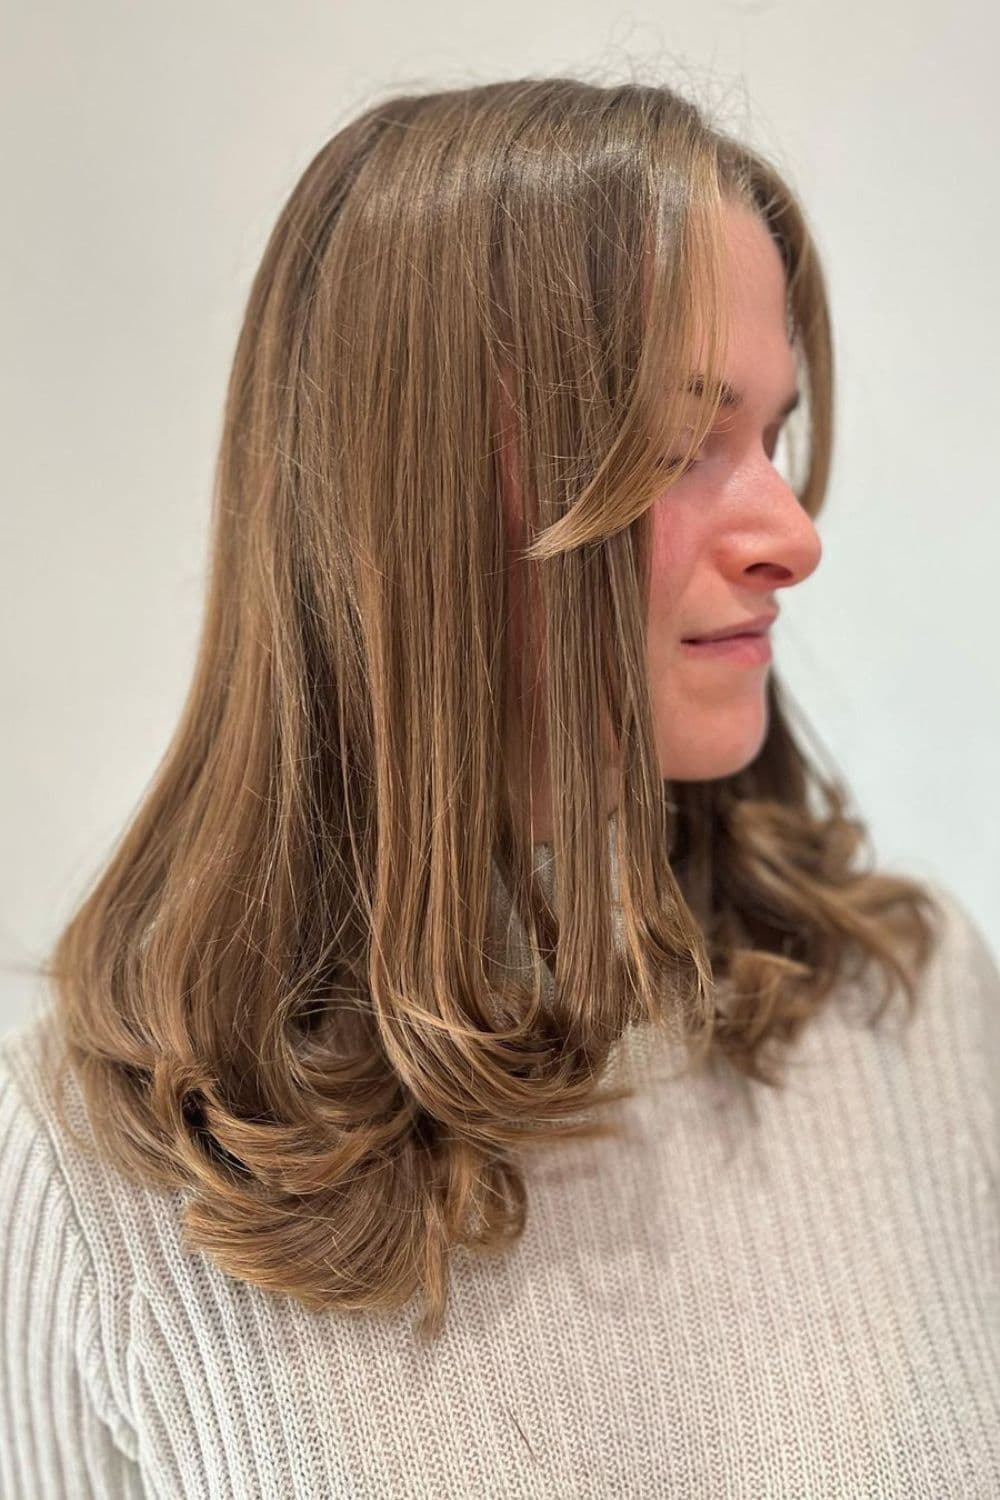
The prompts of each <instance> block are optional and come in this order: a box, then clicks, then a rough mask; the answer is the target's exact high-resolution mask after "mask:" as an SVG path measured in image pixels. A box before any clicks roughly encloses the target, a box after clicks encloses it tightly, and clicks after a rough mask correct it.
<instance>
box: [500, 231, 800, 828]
mask: <svg viewBox="0 0 1000 1500" xmlns="http://www.w3.org/2000/svg"><path fill="white" fill-rule="evenodd" d="M726 229H727V250H728V266H729V272H728V283H727V285H728V299H729V343H728V346H727V351H726V361H725V367H724V372H723V373H724V375H725V378H726V379H727V380H728V381H729V382H730V383H731V384H732V385H733V386H734V387H736V389H737V390H739V391H741V392H743V393H744V403H743V405H742V406H741V407H740V408H739V409H738V410H735V411H734V410H729V409H726V408H721V409H720V411H719V415H718V419H717V421H716V423H715V426H714V427H713V429H712V431H711V432H710V433H709V435H708V438H707V439H706V441H705V443H704V444H703V445H702V447H701V449H699V450H698V453H697V454H696V456H695V457H696V462H695V464H694V466H693V467H692V468H690V469H689V470H687V471H686V472H685V473H684V474H683V475H682V476H681V478H680V479H679V480H678V481H676V482H675V483H674V485H673V486H672V487H671V489H670V492H669V494H665V495H664V496H663V498H662V499H659V500H656V501H654V503H653V507H652V517H651V519H652V532H653V557H652V577H651V588H650V606H649V614H648V620H647V626H648V629H647V662H648V673H649V687H650V700H651V703H652V709H653V723H654V731H655V737H656V745H657V753H658V756H659V763H660V770H661V774H662V776H663V777H664V778H665V779H670V780H676V781H708V780H712V779H715V778H718V777H723V776H730V775H733V774H734V773H735V772H736V771H738V770H741V769H742V768H743V767H744V766H746V765H748V764H749V763H750V762H751V761H753V760H754V759H755V758H756V756H757V755H758V753H759V752H760V749H761V747H762V745H763V743H764V739H765V737H766V734H767V698H766V686H767V674H768V672H769V671H770V664H768V663H764V664H759V665H748V664H746V663H741V662H735V661H732V660H729V659H726V658H724V657H710V656H704V655H700V654H697V653H695V654H692V653H690V652H688V651H687V650H685V648H684V647H683V646H682V645H681V642H682V640H683V638H684V637H687V636H693V635H700V634H704V633H705V632H708V631H712V630H716V629H720V628H722V627H724V626H729V625H732V624H735V623H736V622H738V621H743V620H746V619H749V618H750V617H751V616H753V615H760V614H763V613H765V612H768V611H773V610H775V609H776V608H777V607H778V600H777V598H776V594H777V592H778V590H780V589H787V588H791V587H793V586H794V585H795V584H797V583H801V582H802V581H803V580H804V579H806V578H808V577H809V575H810V574H811V573H812V572H813V571H814V569H815V568H816V567H817V566H818V564H819V561H820V556H821V553H822V547H821V543H820V538H819V534H818V532H817V531H816V527H815V525H814V524H813V522H812V520H811V519H810V517H809V516H808V515H807V514H806V512H805V511H804V510H803V509H802V507H801V505H800V504H799V501H798V498H797V496H796V494H795V492H794V490H793V489H792V488H791V487H790V486H789V484H788V483H787V481H786V480H785V478H784V477H783V476H782V474H781V473H780V472H779V471H778V469H776V468H775V467H774V464H773V461H772V460H773V458H774V454H775V449H776V446H777V442H778V437H779V434H780V431H781V426H782V420H783V419H782V418H781V416H780V412H781V409H782V407H783V406H784V405H785V403H786V401H787V400H788V399H789V398H790V397H791V396H792V395H793V394H794V393H795V390H796V384H797V367H796V359H795V354H794V351H793V349H792V347H791V345H790V344H789V342H788V338H787V331H786V309H785V280H784V267H783V265H782V262H781V257H780V254H779V252H778V249H777V246H776V245H775V244H774V241H773V240H772V238H771V236H770V234H769V233H768V231H767V229H766V227H765V226H764V225H763V224H762V222H761V221H760V220H759V219H758V218H757V216H756V215H754V214H753V213H751V212H749V211H748V210H747V209H745V208H744V207H742V206H739V205H733V206H732V207H731V208H729V209H728V210H727V214H726ZM699 368H701V366H700V365H699ZM669 456H672V455H669ZM505 510H506V512H507V516H508V523H509V524H510V523H513V522H514V521H516V517H517V515H518V514H519V510H520V492H519V489H518V485H517V475H516V471H515V470H513V469H512V468H510V467H508V469H507V473H506V483H505ZM511 598H512V608H513V616H512V627H513V634H514V646H515V649H523V643H522V641H523V637H522V626H521V617H522V613H523V590H522V583H521V579H520V576H519V573H518V571H517V569H516V568H515V569H513V570H512V572H511ZM772 635H773V631H772ZM529 709H530V704H528V705H523V704H522V706H521V710H520V711H521V712H522V713H523V712H525V711H527V710H529ZM522 722H526V720H522ZM541 722H542V719H541V714H540V713H539V718H538V723H539V724H541ZM532 778H533V784H532V798H533V804H534V805H533V815H534V831H535V832H534V837H535V839H536V841H537V840H545V839H551V837H552V831H551V804H550V799H549V793H548V786H547V780H546V776H545V745H544V734H543V733H542V734H541V735H540V737H539V739H538V741H537V743H536V744H534V745H533V746H532ZM608 810H609V811H610V810H611V808H610V807H609V809H608Z"/></svg>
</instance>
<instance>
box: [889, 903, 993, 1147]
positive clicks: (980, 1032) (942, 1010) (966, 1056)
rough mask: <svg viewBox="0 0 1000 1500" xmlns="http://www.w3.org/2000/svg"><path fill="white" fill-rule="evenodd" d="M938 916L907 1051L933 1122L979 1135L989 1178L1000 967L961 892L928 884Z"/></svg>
mask: <svg viewBox="0 0 1000 1500" xmlns="http://www.w3.org/2000/svg"><path fill="white" fill-rule="evenodd" d="M925 885H926V886H927V888H928V889H929V890H930V893H931V895H932V896H933V897H934V899H935V901H936V904H937V909H938V920H937V924H936V925H937V935H936V943H935V947H934V950H933V952H932V954H931V956H930V958H929V960H928V963H927V966H926V968H925V970H924V972H923V974H922V975H921V977H920V979H919V981H918V986H917V990H918V993H917V1001H918V1004H917V1008H916V1012H915V1015H914V1018H913V1024H912V1026H911V1027H910V1028H909V1038H908V1047H907V1051H908V1054H909V1060H910V1064H911V1066H912V1067H913V1068H914V1069H915V1070H917V1071H918V1072H919V1074H920V1078H921V1080H922V1083H923V1088H924V1093H923V1097H924V1100H925V1107H926V1109H927V1111H928V1114H931V1113H933V1112H934V1111H938V1113H939V1115H942V1116H943V1115H944V1114H947V1120H946V1121H945V1122H944V1123H945V1124H946V1125H947V1128H948V1129H949V1130H951V1129H956V1130H958V1129H961V1130H965V1131H968V1132H969V1133H971V1136H972V1137H973V1151H974V1154H975V1155H976V1156H977V1157H978V1159H979V1160H980V1162H981V1163H982V1164H984V1165H985V1166H986V1168H987V1171H988V1173H989V1175H991V1176H992V1175H993V1174H995V1173H996V1172H997V1171H998V1170H1000V1089H998V1083H1000V964H998V961H997V956H996V953H995V951H994V949H993V947H992V944H991V943H990V942H989V941H988V939H987V937H986V935H985V932H984V931H983V928H982V926H981V925H980V923H979V921H978V919H977V918H976V917H975V916H973V914H972V912H971V910H970V908H969V906H968V904H967V903H966V902H965V900H964V899H963V898H962V897H960V896H959V895H958V894H957V893H956V892H955V891H954V890H952V889H951V888H950V887H948V886H947V885H945V884H943V883H941V882H939V881H925Z"/></svg>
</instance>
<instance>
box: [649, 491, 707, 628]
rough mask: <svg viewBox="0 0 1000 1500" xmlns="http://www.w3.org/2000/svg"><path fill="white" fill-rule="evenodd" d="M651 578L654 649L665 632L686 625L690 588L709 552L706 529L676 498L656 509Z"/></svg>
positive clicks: (652, 541) (651, 620)
mask: <svg viewBox="0 0 1000 1500" xmlns="http://www.w3.org/2000/svg"><path fill="white" fill-rule="evenodd" d="M651 517H652V535H651V558H650V578H649V627H650V647H651V649H652V647H653V645H654V643H655V642H656V640H657V637H658V636H662V634H663V632H664V631H669V630H673V631H674V633H675V634H676V633H678V632H679V630H680V628H681V626H682V624H683V614H682V611H683V609H684V607H685V605H686V603H687V598H686V596H687V592H688V585H689V583H690V581H691V578H692V576H693V574H694V573H695V571H696V569H697V566H698V560H699V558H700V557H701V555H702V553H703V552H704V551H705V549H706V538H705V535H704V527H703V526H701V525H699V523H698V519H697V517H696V516H695V515H694V514H693V513H692V512H691V510H690V509H689V508H688V507H685V506H683V505H680V504H678V503H677V501H676V499H675V498H671V499H667V500H663V501H660V502H658V503H657V504H655V505H654V506H653V509H652V512H651Z"/></svg>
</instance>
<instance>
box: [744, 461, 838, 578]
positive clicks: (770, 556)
mask: <svg viewBox="0 0 1000 1500" xmlns="http://www.w3.org/2000/svg"><path fill="white" fill-rule="evenodd" d="M755 491H756V495H757V503H756V505H755V521H756V523H757V524H756V525H755V526H754V528H753V533H752V534H753V535H754V537H755V543H754V549H753V550H754V553H755V556H754V558H753V560H752V561H751V562H750V563H749V564H748V565H747V572H749V573H752V574H754V575H755V576H758V577H759V576H760V575H761V573H764V572H766V574H767V576H768V578H769V579H770V580H771V581H772V582H773V583H774V584H775V585H776V586H777V587H779V588H780V587H783V586H784V587H789V586H791V585H792V584H793V583H801V582H802V580H803V579H805V578H808V577H809V575H810V574H811V573H814V572H815V571H816V569H817V568H818V567H819V563H820V559H821V557H822V556H823V543H822V541H821V540H820V535H819V532H818V531H817V530H816V527H815V524H814V523H813V520H812V517H811V516H810V515H809V513H808V512H807V511H806V510H804V509H803V506H802V502H801V500H800V499H799V497H798V495H797V494H796V492H795V490H794V489H793V488H792V486H791V485H790V484H789V483H788V481H787V480H786V479H785V478H784V476H783V475H782V474H781V473H780V472H779V471H778V470H777V469H776V468H775V467H774V465H773V464H772V463H771V462H770V460H769V459H767V458H766V455H765V458H764V463H763V465H762V471H761V475H760V479H759V483H758V485H756V486H755Z"/></svg>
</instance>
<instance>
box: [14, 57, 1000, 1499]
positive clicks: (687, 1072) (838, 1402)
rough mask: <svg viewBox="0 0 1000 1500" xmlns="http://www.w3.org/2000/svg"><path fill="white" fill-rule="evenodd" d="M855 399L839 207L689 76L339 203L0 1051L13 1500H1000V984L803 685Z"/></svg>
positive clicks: (278, 240) (391, 145) (561, 95)
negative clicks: (142, 732)
mask: <svg viewBox="0 0 1000 1500" xmlns="http://www.w3.org/2000/svg"><path fill="white" fill-rule="evenodd" d="M832 403H833V387H832V367H831V336H830V328H829V322H828V311H827V302H826V298H825V293H824V282H823V276H822V271H821V267H820V263H819V260H818V257H817V253H816V247H815V244H814V242H813V240H812V238H811V236H810V233H809V230H808V227H807V224H806V222H805V219H804V216H803V213H802V211H801V209H800V207H799V205H798V204H797V202H796V200H795V198H794V196H793V194H792V193H791V191H790V190H789V188H788V187H787V185H786V184H785V183H784V182H783V181H782V180H781V178H780V176H779V175H778V174H777V173H776V172H775V170H774V169H773V168H772V167H771V166H769V165H768V164H766V163H765V162H764V161H762V160H761V159H760V157H759V156H757V155H755V154H754V153H753V152H751V151H750V150H749V149H747V148H745V147H744V146H742V145H740V144H739V143H738V142H736V141H734V140H732V139H731V138H730V137H728V136H727V135H726V134H725V133H723V132H721V131H719V130H717V129H715V128H713V127H712V126H711V125H710V124H709V122H708V121H707V120H706V119H705V118H704V115H703V114H702V112H700V111H699V109H697V108H696V107H695V106H694V105H692V104H691V103H690V102H687V101H684V100H682V99H681V98H679V97H678V96H677V95H676V94H675V93H674V92H672V91H671V90H670V89H669V88H667V87H648V86H640V85H637V84H626V85H622V86H609V87H597V86H594V85H591V84H586V83H582V82H578V81H575V80H571V79H564V78H559V79H535V80H519V81H514V82H505V83H497V84H492V85H489V86H481V87H471V88H467V89H459V90H454V91H450V92H446V93H438V94H431V95H425V96H420V97H401V98H393V99H390V100H388V101H387V102H383V103H381V104H379V105H378V106H376V107H374V108H372V109H370V110H369V111H367V112H366V113H365V114H364V115H362V116H361V117H360V118H359V119H357V120H355V121H354V122H353V123H351V124H349V125H348V126H347V127H346V128H345V129H343V130H341V131H340V132H339V133H338V134H336V135H335V136H334V137H333V139H332V140H330V141H329V142H328V143H327V144H326V145H325V146H324V147H323V149H322V150H321V151H320V152H319V153H318V155H317V156H316V157H315V159H314V160H313V161H312V162H311V163H310V165H309V166H308V168H307V169H306V171H305V173H304V174H303V176H302V178H301V180H300V181H299V183H298V184H297V186H296V187H295V189H294V191H293V193H292V194H291V197H290V199H289V201H288V204H287V205H286V207H285V209H284V211H283V212H282V214H281V216H280V219H279V221H278V224H277V226H276V228H275V230H274V232H273V234H272V236H271V239H270V242H269V244H268V246H267V249H266V252H265V255H264V259H263V263H262V265H261V267H260V270H259V272H258V274H257V277H256V280H255V282H254V285H253V289H252V292H251V295H250V300H249V306H248V308H247V312H246V317H245V320H244V323H243V328H242V331H241V334H240V338H239V343H238V347H237V350H236V356H235V362H234V367H233V371H232V377H231V383H230V389H229V394H228V402H227V408H226V416H225V427H224V433H223V438H222V444H221V452H220V459H219V465H218V473H217V484H216V495H215V514H214V539H213V553H212V569H211V578H210V586H209V592H208V601H207V611H206V617H205V622H204V633H203V640H202V645H201V649H200V653H199V657H198V662H197V667H196V671H195V675H194V680H193V683H192V686H191V689H190V693H189V697H188V701H187V704H186V706H185V709H184V713H183V716H182V719H181V722H180V725H179V727H178V729H177V732H176V735H175V737H174V740H173V742H172V744H171V745H170V747H169V749H168V751H167V754H166V756H165V758H164V760H163V763H162V765H161V766H160V768H159V770H158V773H157V775H156V777H155V779H154V781H153V784H152V785H151V787H150V788H149V791H148V793H147V795H146V797H145V799H144V801H143V803H142V805H141V807H140V809H139V810H138V813H137V815H136V816H135V818H134V820H133V821H132V823H131V825H130V827H129V828H128V830H127V831H126V832H125V834H124V836H123V838H122V839H121V841H120V842H119V844H118V847H117V848H116V849H115V851H114V853H113V855H112V857H111V858H110V860H109V862H108V864H107V866H106V868H105V869H104V871H103V872H102V874H101V875H100V878H99V879H98V880H97V881H96V882H95V884H94V886H93V889H92V890H91V891H90V893H89V894H88V895H87V898H86V900H85V901H84V902H83V903H82V904H81V906H80V907H79V909H78V910H77V912H76V913H75V915H74V916H73V919H72V921H71V922H70V923H69V924H68V926H67V927H66V929H65V930H64V932H63V933H62V934H61V935H60V937H59V940H58V942H57V944H56V946H55V949H54V952H53V954H52V956H51V962H50V964H49V965H48V966H47V973H48V975H49V977H50V978H51V980H52V984H53V995H54V1002H55V1003H54V1006H53V1008H52V1010H51V1012H49V1013H47V1014H45V1015H43V1016H40V1017H38V1018H36V1019H35V1020H34V1021H32V1022H31V1023H30V1025H29V1026H27V1027H23V1028H22V1029H21V1031H20V1032H18V1033H16V1034H13V1035H11V1036H8V1037H7V1038H5V1040H4V1044H3V1047H2V1077H3V1080H4V1082H3V1094H2V1103H0V1109H2V1113H3V1132H2V1141H3V1146H2V1152H3V1156H2V1169H0V1182H2V1185H3V1187H2V1195H0V1201H2V1205H3V1207H2V1212H3V1220H4V1225H3V1228H4V1231H5V1232H4V1239H3V1246H4V1249H3V1266H2V1275H0V1285H2V1287H3V1296H4V1304H3V1316H4V1324H3V1326H4V1330H5V1333H4V1337H5V1347H4V1350H3V1358H2V1360H0V1368H2V1372H3V1373H2V1376H0V1379H2V1380H3V1382H4V1387H3V1411H4V1414H5V1417H4V1420H5V1426H4V1431H3V1439H2V1450H0V1451H2V1461H3V1472H2V1479H3V1486H4V1488H3V1493H4V1494H5V1495H6V1496H7V1497H9V1500H14V1497H21V1496H24V1497H29V1496H30V1497H32V1500H41V1497H50V1496H64V1495H65V1496H73V1497H77V1496H84V1495H87V1496H89V1495H95V1496H98V1495H99V1496H106V1495H119V1494H121V1495H145V1494H149V1495H169V1496H171V1497H182V1496H183V1497H189V1496H190V1497H198V1500H202V1497H205V1496H208V1495H212V1496H234V1497H240V1500H244V1497H250V1496H253V1497H257V1496H267V1497H272V1496H273V1497H279V1496H280V1497H285V1496H291V1495H293V1494H294V1495H301V1496H331V1495H351V1496H383V1495H384V1496H394V1497H395V1496H425V1495H435V1496H440V1495H448V1496H463V1497H465V1496H490V1497H493V1496H498V1495H503V1496H529V1495H531V1496H557V1495H558V1496H574V1497H578V1496H601V1497H604V1496H615V1497H617V1496H625V1495H629V1496H633V1495H636V1496H664V1495H679V1496H684V1497H692V1496H705V1497H712V1500H715V1497H719V1496H730V1495H731V1496H741V1497H742V1496H747V1495H749V1494H754V1495H761V1496H782V1497H787V1496H791V1495H809V1496H838V1497H852V1500H853V1497H857V1496H861V1495H875V1494H878V1495H893V1496H902V1495H906V1496H926V1497H928V1500H930V1497H933V1500H940V1497H942V1496H980V1495H981V1496H986V1495H996V1494H997V1493H1000V1430H998V1424H997V1423H996V1412H997V1408H998V1403H1000V1328H998V1305H1000V1304H998V1299H1000V1265H998V1258H997V1256H998V1252H997V1243H998V1241H997V1223H998V1212H997V1209H998V1203H997V1183H998V1180H1000V1174H998V1161H997V1156H998V1131H997V1117H996V1104H995V1089H994V1085H995V1082H996V1074H995V1071H994V1070H995V1067H996V1061H997V1048H998V1037H1000V973H998V971H997V968H996V965H995V963H994V961H993V958H992V956H991V954H990V952H989V950H988V948H987V946H986V943H985V941H984V939H983V937H982V934H981V933H980V932H979V930H978V929H977V928H976V926H975V924H974V923H973V922H972V921H971V919H970V918H969V916H968V915H967V913H966V912H965V911H964V909H963V908H962V907H961V906H960V904H959V903H958V902H957V901H956V899H955V898H954V897H953V896H951V894H950V893H949V892H947V891H946V890H944V889H931V888H928V887H926V886H925V887H922V886H921V885H920V884H919V883H918V882H916V881H914V880H911V879H908V878H905V877H903V876H902V875H893V874H890V873H887V872H882V871H875V870H874V869H872V868H870V867H867V868H866V867H864V863H865V862H864V861H863V860H862V861H860V862H859V859H858V855H859V851H861V852H863V850H864V846H865V839H866V832H865V828H864V825H863V824H862V823H861V821H860V820H859V819H857V818H855V817H851V816H849V815H848V812H847V810H846V808H847V803H846V793H845V792H844V790H843V788H842V787H841V786H840V785H839V784H838V782H837V781H836V780H835V779H834V778H827V777H824V776H823V775H821V774H820V773H819V771H818V770H817V769H816V768H815V767H814V765H813V764H812V763H811V761H810V758H809V756H808V754H807V752H806V750H805V749H804V747H803V745H802V744H801V743H800V740H799V739H798V738H797V736H796V734H795V733H794V732H793V727H792V723H791V719H790V714H789V710H788V708H787V706H786V704H785V701H784V698H783V695H782V694H781V693H780V692H779V689H778V683H777V679H776V676H775V673H774V670H773V667H772V665H771V660H770V657H771V652H770V647H769V644H768V633H767V627H768V625H769V623H770V622H771V621H772V620H773V617H774V616H775V615H776V613H777V610H778V601H779V595H780V591H781V590H782V589H784V588H788V587H791V586H794V585H796V584H798V583H800V582H802V581H804V580H805V579H807V578H808V577H809V576H810V575H811V574H812V573H813V572H814V570H815V568H816V566H817V564H818V562H819V559H820V542H819V538H818V534H817V531H816V526H815V522H816V518H817V515H818V513H819V510H820V508H821V505H822V502H823V496H824V489H825V485H826V481H827V475H828V469H829V463H830V453H831V439H832V417H831V413H832ZM795 406H797V407H798V408H799V418H800V419H805V418H807V420H806V422H805V428H804V430H805V435H806V437H807V439H808V442H807V446H806V462H805V464H804V465H803V472H802V474H800V475H798V476H797V478H795V480H794V482H793V480H792V479H790V478H788V477H787V476H786V475H785V473H783V472H782V469H781V467H780V466H779V465H778V463H777V447H778V443H779V439H780V438H781V436H782V435H783V433H784V431H785V427H784V424H785V423H786V421H787V419H788V417H789V415H790V413H791V411H792V409H793V407H795ZM734 630H735V631H736V632H737V633H738V634H737V635H732V634H731V632H732V631H734ZM748 630H749V631H751V632H752V634H749V635H748V634H746V632H747V631H748ZM720 631H722V632H724V633H730V634H729V639H728V640H727V641H716V642H715V643H714V644H713V643H709V642H708V641H707V640H706V637H709V636H713V635H718V633H719V632H720ZM893 996H895V997H896V998H897V999H898V1000H901V1001H902V1002H903V1004H902V1006H901V1007H900V1006H899V1005H897V1006H895V1007H893V1006H892V1005H891V1003H890V1002H891V1001H892V999H893ZM872 1001H877V1002H878V1003H876V1004H874V1005H873V1004H872V1003H871V1002H872ZM414 1310H419V1314H420V1316H419V1318H418V1319H416V1320H414V1317H413V1313H414Z"/></svg>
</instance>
